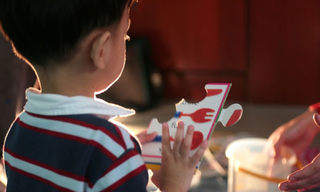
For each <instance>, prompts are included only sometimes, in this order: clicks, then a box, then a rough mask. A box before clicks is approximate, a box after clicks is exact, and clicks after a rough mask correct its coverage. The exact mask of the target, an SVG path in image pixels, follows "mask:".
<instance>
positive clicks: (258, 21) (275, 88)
mask: <svg viewBox="0 0 320 192" xmlns="http://www.w3.org/2000/svg"><path fill="white" fill-rule="evenodd" d="M319 7H320V1H318V0H309V1H300V0H280V1H279V0H270V1H254V0H233V1H232V0H210V1H207V0H199V1H191V0H175V1H169V0H163V1H150V0H140V1H139V3H136V4H134V6H133V7H132V9H131V13H130V15H131V20H132V24H131V28H130V30H129V32H128V34H129V35H130V36H131V41H129V42H128V45H127V64H126V69H125V71H124V73H123V76H122V77H121V78H120V79H119V81H118V82H117V83H115V85H114V86H113V87H111V89H110V90H109V91H108V92H106V93H104V94H101V95H100V97H102V98H104V99H106V100H108V101H110V102H116V103H119V104H121V105H124V106H126V107H131V108H134V109H136V110H137V112H138V113H139V112H145V111H150V110H151V109H154V108H160V109H162V108H161V106H163V105H164V104H169V105H170V106H172V107H169V108H170V110H171V111H172V112H170V113H169V114H168V116H169V117H170V116H171V114H173V113H174V105H171V104H174V103H177V102H178V101H180V100H181V99H182V98H185V99H186V100H187V101H188V102H199V101H201V100H202V99H203V98H204V97H205V95H206V92H205V90H204V86H205V84H206V83H232V87H231V91H230V92H229V95H228V98H227V103H234V102H237V103H240V104H241V105H243V106H244V116H243V118H245V117H246V116H245V115H246V110H247V111H248V112H249V114H250V113H252V114H253V115H255V114H257V113H260V112H256V111H254V110H256V109H262V111H263V112H265V111H266V110H270V111H271V112H268V113H270V114H273V115H274V116H275V117H274V118H275V119H277V118H279V122H278V121H276V120H274V118H273V120H272V121H271V122H272V123H274V122H276V123H278V124H281V123H284V122H285V121H286V120H288V119H290V118H292V117H294V116H295V115H298V114H300V112H302V111H304V110H306V109H307V107H308V105H310V104H313V103H315V102H318V101H319V98H320V89H319V87H320V78H319V75H318V73H319V72H320V9H319ZM0 63H1V65H0V70H1V77H0V78H1V81H0V82H1V83H0V91H1V97H0V107H1V109H2V111H3V112H2V115H1V121H0V122H1V124H0V136H1V138H4V135H5V133H6V131H7V129H8V127H9V126H10V124H11V122H12V120H13V119H14V118H15V115H16V113H19V112H20V111H21V109H22V107H23V105H24V102H25V96H24V91H25V89H26V88H27V87H30V86H33V85H34V82H35V76H34V74H33V72H32V70H31V69H30V67H29V66H27V65H26V64H24V63H23V61H22V60H19V59H17V58H16V57H15V56H14V54H13V53H12V50H11V46H10V44H9V43H8V42H7V41H5V39H4V38H3V37H2V36H1V37H0ZM159 106H160V107H159ZM270 107H271V108H270ZM273 109H275V110H273ZM162 110H163V109H162ZM252 110H253V111H254V112H250V111H252ZM281 110H284V111H285V112H283V113H282V112H281V115H278V114H277V111H281ZM160 111H161V110H159V111H157V112H155V113H153V114H152V115H153V116H157V114H158V113H161V112H160ZM290 112H291V113H290ZM162 113H163V112H162ZM166 114H167V113H166ZM247 114H248V113H247ZM270 114H266V115H263V114H261V116H263V117H265V116H267V117H270ZM158 116H159V115H158ZM160 116H161V115H160ZM250 117H251V118H252V119H253V120H255V119H258V120H259V122H260V123H259V124H263V123H261V119H260V118H259V117H252V115H250ZM159 118H161V117H159ZM149 120H150V119H147V120H145V121H146V123H145V122H142V124H143V125H145V126H147V124H148V123H147V122H148V121H149ZM244 121H246V120H244ZM266 121H268V122H269V123H271V122H270V119H268V120H266ZM278 124H272V125H268V127H271V126H273V127H271V128H270V129H269V130H270V131H265V132H266V133H265V134H263V135H267V134H269V133H270V132H271V131H272V130H273V129H274V128H275V127H276V126H277V125H278ZM239 129H241V130H242V129H244V128H243V127H240V128H239ZM260 130H262V129H260ZM264 130H265V129H264Z"/></svg>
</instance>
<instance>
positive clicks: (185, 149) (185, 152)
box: [181, 125, 194, 159]
mask: <svg viewBox="0 0 320 192" xmlns="http://www.w3.org/2000/svg"><path fill="white" fill-rule="evenodd" d="M193 132H194V126H193V125H189V126H188V129H187V133H186V136H185V138H184V140H183V143H182V146H181V156H182V157H183V158H187V159H189V153H190V147H191V143H192V137H193Z"/></svg>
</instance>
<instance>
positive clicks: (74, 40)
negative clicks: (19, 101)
mask: <svg viewBox="0 0 320 192" xmlns="http://www.w3.org/2000/svg"><path fill="white" fill-rule="evenodd" d="M131 2H132V0H0V28H1V29H2V32H3V33H4V35H5V36H6V37H7V38H8V39H9V40H10V41H11V43H12V45H13V48H14V50H15V52H16V54H17V55H18V56H20V57H22V58H24V59H25V60H26V61H28V62H30V63H32V64H34V65H45V64H46V63H48V62H54V63H57V62H64V61H66V60H68V59H69V57H70V56H71V55H73V54H74V52H76V49H77V46H78V45H79V43H80V40H81V39H82V38H84V37H85V36H87V35H88V34H89V33H90V32H92V31H93V30H95V29H100V28H106V27H113V26H117V25H118V24H119V22H120V20H121V17H122V15H123V11H124V10H125V7H126V6H130V5H131Z"/></svg>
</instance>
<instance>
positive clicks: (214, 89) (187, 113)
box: [142, 83, 243, 170]
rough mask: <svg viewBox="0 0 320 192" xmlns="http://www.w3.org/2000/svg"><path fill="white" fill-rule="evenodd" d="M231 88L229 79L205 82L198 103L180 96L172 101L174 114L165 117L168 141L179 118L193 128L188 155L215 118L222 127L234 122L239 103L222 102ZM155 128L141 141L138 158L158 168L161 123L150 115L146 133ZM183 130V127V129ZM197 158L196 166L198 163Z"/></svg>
mask: <svg viewBox="0 0 320 192" xmlns="http://www.w3.org/2000/svg"><path fill="white" fill-rule="evenodd" d="M230 88H231V83H209V84H206V86H205V89H206V91H207V95H206V97H205V98H204V99H203V100H202V101H200V102H198V103H188V102H187V101H185V100H184V99H182V100H181V101H180V102H179V103H177V104H176V112H175V115H174V116H173V117H172V118H171V119H170V120H169V121H167V123H168V125H169V130H170V138H171V141H172V142H171V145H173V141H174V138H175V132H176V128H177V122H178V121H183V122H184V124H185V126H188V125H191V124H192V125H194V127H195V130H194V134H193V138H192V144H191V148H190V149H191V151H190V156H192V155H193V154H194V153H195V152H196V151H197V149H198V147H199V146H200V145H201V143H202V142H203V141H204V140H205V139H207V140H209V138H210V136H211V135H212V133H213V130H214V128H215V126H216V124H217V123H218V122H221V123H222V124H223V125H224V126H225V127H227V126H231V125H234V124H235V123H236V122H238V121H239V120H240V118H241V116H242V111H243V110H242V107H241V105H239V104H232V105H231V106H229V107H228V108H226V109H223V105H224V103H225V101H226V98H227V95H228V93H229V90H230ZM154 131H156V132H157V137H156V138H155V139H154V140H153V141H152V142H149V143H146V144H143V147H142V158H143V160H144V161H145V163H146V165H147V168H148V169H151V170H158V169H159V168H160V166H161V140H162V123H159V122H158V120H157V119H155V118H154V119H152V120H151V122H150V124H149V126H148V133H151V132H154ZM184 134H186V129H185V133H184ZM200 163H201V160H200V162H199V164H198V166H197V168H198V167H199V165H200Z"/></svg>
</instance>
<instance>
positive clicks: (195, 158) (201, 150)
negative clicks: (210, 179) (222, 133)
mask: <svg viewBox="0 0 320 192" xmlns="http://www.w3.org/2000/svg"><path fill="white" fill-rule="evenodd" d="M207 146H208V141H207V140H204V141H203V142H202V144H201V146H200V147H199V149H198V150H197V152H196V153H195V154H194V155H193V156H192V157H191V158H190V163H191V165H192V166H195V165H197V164H198V162H199V160H200V158H201V157H202V155H203V153H204V151H205V150H206V148H207Z"/></svg>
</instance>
